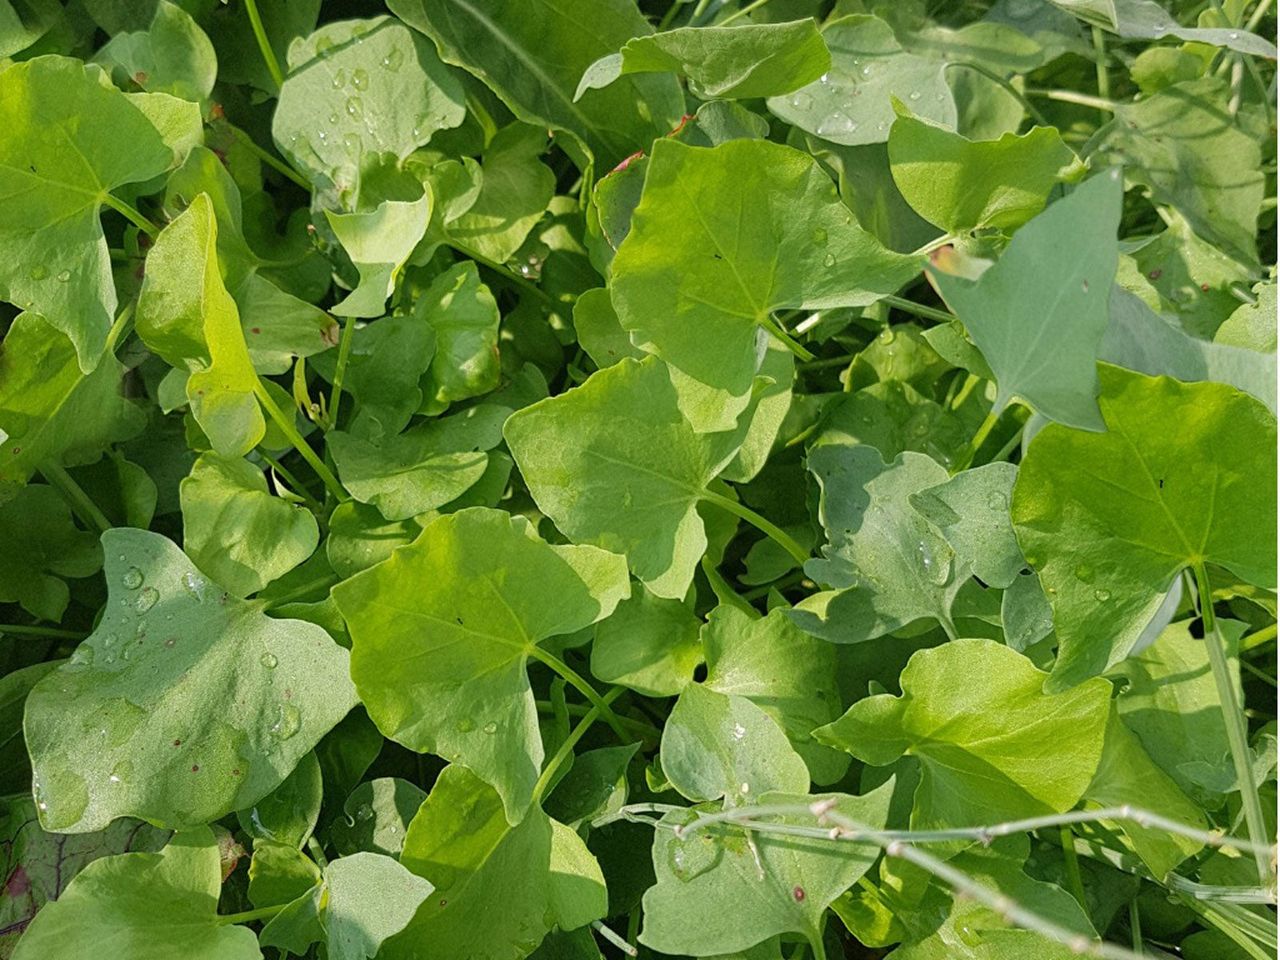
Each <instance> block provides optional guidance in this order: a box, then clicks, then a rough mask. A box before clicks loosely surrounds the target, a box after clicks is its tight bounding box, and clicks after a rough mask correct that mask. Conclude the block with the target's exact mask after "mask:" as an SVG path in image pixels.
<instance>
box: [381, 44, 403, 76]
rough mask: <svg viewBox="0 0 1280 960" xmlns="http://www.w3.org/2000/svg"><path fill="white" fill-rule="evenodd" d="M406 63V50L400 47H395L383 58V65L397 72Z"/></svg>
mask: <svg viewBox="0 0 1280 960" xmlns="http://www.w3.org/2000/svg"><path fill="white" fill-rule="evenodd" d="M403 64H404V51H403V50H401V49H400V48H399V47H394V48H393V49H392V50H391V51H390V52H389V53H388V54H387V55H386V56H385V57H383V58H382V66H383V67H384V68H386V69H387V70H390V71H391V72H392V73H395V72H396V71H397V70H399V69H400V67H401V66H402V65H403Z"/></svg>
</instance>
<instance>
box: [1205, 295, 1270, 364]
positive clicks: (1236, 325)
mask: <svg viewBox="0 0 1280 960" xmlns="http://www.w3.org/2000/svg"><path fill="white" fill-rule="evenodd" d="M1253 295H1254V297H1256V298H1257V299H1256V301H1255V302H1254V303H1246V304H1245V305H1244V306H1242V307H1238V308H1237V309H1236V310H1235V311H1234V312H1233V313H1232V314H1231V316H1229V317H1227V319H1226V320H1225V321H1223V324H1222V326H1220V327H1218V329H1217V332H1215V333H1214V335H1213V342H1214V343H1222V344H1227V345H1229V346H1233V347H1247V348H1249V349H1250V350H1258V351H1261V352H1262V353H1275V352H1276V285H1275V284H1274V283H1256V284H1254V285H1253Z"/></svg>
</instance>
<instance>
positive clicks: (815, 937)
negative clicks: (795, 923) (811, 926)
mask: <svg viewBox="0 0 1280 960" xmlns="http://www.w3.org/2000/svg"><path fill="white" fill-rule="evenodd" d="M807 939H808V941H809V949H810V950H812V951H813V960H827V946H826V944H824V943H823V942H822V931H821V930H814V931H813V932H812V933H810V934H808V935H807Z"/></svg>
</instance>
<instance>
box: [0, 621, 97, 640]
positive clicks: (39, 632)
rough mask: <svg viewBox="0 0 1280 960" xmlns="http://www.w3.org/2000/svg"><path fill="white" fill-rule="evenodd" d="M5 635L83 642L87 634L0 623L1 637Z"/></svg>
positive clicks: (52, 628) (55, 628)
mask: <svg viewBox="0 0 1280 960" xmlns="http://www.w3.org/2000/svg"><path fill="white" fill-rule="evenodd" d="M4 634H9V635H11V636H15V637H53V638H55V639H57V640H83V639H84V638H85V634H83V633H77V632H76V631H74V630H59V629H58V628H57V627H36V626H27V625H25V624H21V623H0V636H3V635H4Z"/></svg>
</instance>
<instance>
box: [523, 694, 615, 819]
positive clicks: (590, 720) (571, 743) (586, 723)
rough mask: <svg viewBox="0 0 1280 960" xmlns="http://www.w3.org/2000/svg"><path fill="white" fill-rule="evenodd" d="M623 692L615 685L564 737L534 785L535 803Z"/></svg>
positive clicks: (540, 799) (538, 801) (540, 800)
mask: <svg viewBox="0 0 1280 960" xmlns="http://www.w3.org/2000/svg"><path fill="white" fill-rule="evenodd" d="M622 692H623V688H622V687H614V688H613V689H612V690H610V691H609V692H608V693H606V694H605V695H604V696H603V697H601V698H600V702H599V703H597V704H593V705H592V707H591V709H590V710H588V711H587V713H586V715H585V716H584V717H583V718H582V719H581V720H579V721H578V723H577V726H575V727H574V728H573V729H572V730H571V731H570V732H569V736H567V737H565V738H564V742H563V743H562V744H560V748H559V749H558V750H556V752H555V753H554V754H553V755H552V757H551V759H550V760H548V761H547V765H546V766H545V767H543V768H542V773H540V774H539V775H538V780H537V782H536V783H534V785H533V803H534V804H539V803H541V802H542V797H543V795H544V794H545V793H546V792H547V789H548V788H549V787H550V786H551V779H552V778H553V777H554V776H555V775H556V771H558V770H559V769H560V767H561V766H563V765H564V762H565V761H566V760H568V759H569V757H571V756H572V755H573V748H574V747H576V746H577V745H578V741H579V740H581V739H582V738H583V736H584V735H585V734H586V732H587V731H588V730H590V729H591V726H592V724H594V723H595V722H596V721H597V720H599V719H600V717H601V716H602V715H603V713H604V711H605V710H608V709H609V704H611V703H613V701H615V700H617V699H618V697H620V696H622Z"/></svg>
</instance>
